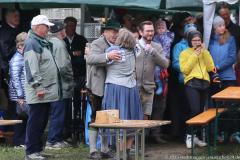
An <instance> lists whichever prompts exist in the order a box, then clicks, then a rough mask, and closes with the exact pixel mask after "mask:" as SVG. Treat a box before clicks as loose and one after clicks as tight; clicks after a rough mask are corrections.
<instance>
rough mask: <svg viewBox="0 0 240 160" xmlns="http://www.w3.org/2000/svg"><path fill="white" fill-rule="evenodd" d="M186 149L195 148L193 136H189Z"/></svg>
mask: <svg viewBox="0 0 240 160" xmlns="http://www.w3.org/2000/svg"><path fill="white" fill-rule="evenodd" d="M185 142H186V147H187V148H188V149H191V148H192V147H194V146H195V143H193V145H192V135H189V134H187V137H186V141H185Z"/></svg>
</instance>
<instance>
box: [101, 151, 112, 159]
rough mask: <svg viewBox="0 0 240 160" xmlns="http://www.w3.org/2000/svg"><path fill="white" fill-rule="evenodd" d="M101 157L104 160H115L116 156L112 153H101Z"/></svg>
mask: <svg viewBox="0 0 240 160" xmlns="http://www.w3.org/2000/svg"><path fill="white" fill-rule="evenodd" d="M100 155H101V158H103V159H108V158H114V154H113V153H111V152H110V151H109V152H107V153H104V152H101V153H100Z"/></svg>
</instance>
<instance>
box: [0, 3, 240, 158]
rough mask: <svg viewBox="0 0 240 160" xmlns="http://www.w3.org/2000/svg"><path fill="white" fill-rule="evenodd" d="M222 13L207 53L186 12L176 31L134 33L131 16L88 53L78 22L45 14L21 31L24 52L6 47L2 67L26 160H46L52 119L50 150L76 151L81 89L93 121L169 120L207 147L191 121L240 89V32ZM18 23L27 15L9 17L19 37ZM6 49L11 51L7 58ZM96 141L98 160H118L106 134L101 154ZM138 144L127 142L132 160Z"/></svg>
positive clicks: (162, 25)
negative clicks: (102, 113)
mask: <svg viewBox="0 0 240 160" xmlns="http://www.w3.org/2000/svg"><path fill="white" fill-rule="evenodd" d="M217 12H218V16H215V18H214V20H213V26H212V28H213V33H212V36H211V39H210V43H209V47H208V48H206V47H205V45H204V44H203V38H202V26H201V25H200V24H202V23H201V22H200V21H201V19H198V20H197V21H196V20H195V19H194V17H193V16H192V15H191V14H189V13H188V12H180V13H176V14H175V15H174V16H173V19H172V24H173V25H171V23H169V21H167V20H165V19H158V20H157V21H156V22H155V23H153V22H152V21H148V20H147V21H146V20H144V21H142V22H140V23H139V24H138V25H137V26H133V25H131V23H130V21H131V17H130V18H129V16H128V19H127V18H126V19H124V21H128V23H126V24H125V25H123V26H124V27H121V24H120V23H119V22H118V21H117V20H114V19H109V20H108V21H107V22H106V24H105V25H104V26H102V34H101V36H100V37H99V38H98V39H96V40H94V41H93V42H92V43H91V44H90V45H88V47H85V46H86V43H87V40H86V39H85V38H84V37H83V36H81V35H78V34H76V32H75V30H76V25H77V20H76V19H75V18H74V17H67V18H66V19H65V20H64V23H62V22H60V21H54V22H50V21H49V20H48V18H47V17H46V16H44V15H38V16H36V17H34V18H33V19H32V21H31V29H30V30H29V31H28V33H26V32H21V33H20V32H18V31H16V30H14V31H15V32H14V35H13V36H12V39H13V37H14V39H16V41H14V42H16V44H15V43H14V46H15V48H11V49H8V48H7V47H5V48H4V45H2V44H8V45H9V44H10V43H9V42H8V41H7V40H6V41H4V43H2V42H1V40H0V42H1V43H0V44H1V45H0V46H1V54H0V55H1V56H0V64H1V69H2V71H3V72H2V73H3V74H4V75H8V68H9V76H10V78H9V79H10V81H9V95H10V100H11V101H13V102H15V103H16V112H17V115H18V118H19V119H22V120H23V123H22V124H20V125H16V128H18V129H17V130H16V131H15V137H16V140H18V142H17V141H16V145H18V146H20V145H26V159H45V157H44V154H43V152H42V151H43V142H42V140H41V137H42V136H43V133H44V130H45V128H46V125H47V122H48V119H50V123H49V130H48V138H47V142H46V148H50V149H51V148H62V147H66V146H68V144H67V143H66V142H65V141H64V138H65V137H64V135H66V136H67V137H68V136H69V134H71V131H70V128H69V123H70V122H71V119H72V117H71V113H72V110H71V108H72V107H71V103H72V98H73V104H74V106H79V105H80V100H81V97H80V90H81V89H82V88H83V87H86V88H87V89H88V91H89V99H90V103H91V108H92V115H91V122H94V121H95V118H96V111H99V110H106V109H118V110H119V113H120V115H119V116H120V119H127V120H141V119H144V120H149V119H164V113H168V114H170V115H168V119H170V120H172V123H173V127H172V130H173V132H174V133H175V134H177V135H178V136H180V138H181V139H182V140H183V139H184V140H185V142H186V147H187V148H192V147H194V146H195V145H198V146H201V147H203V146H206V145H207V144H206V143H205V142H204V141H201V140H200V139H201V133H200V132H199V133H196V135H194V137H192V136H191V135H190V131H189V128H187V127H186V126H185V125H184V124H185V121H186V120H187V119H190V118H191V117H194V116H195V115H197V114H199V113H201V112H202V111H203V110H204V109H205V108H206V107H207V106H208V107H214V105H215V103H214V102H212V101H211V100H209V95H212V94H214V93H216V92H218V91H220V90H222V89H224V88H226V87H228V86H234V85H237V79H238V78H240V77H238V72H239V63H238V55H239V53H238V51H239V46H240V40H239V37H240V28H239V27H238V26H237V25H236V24H234V23H232V21H231V20H230V10H229V6H228V5H227V4H226V3H221V5H220V6H219V8H218V10H217ZM11 16H12V18H8V17H11ZM13 17H15V18H13ZM18 17H19V13H18V12H17V11H11V12H8V13H7V14H6V22H7V24H8V26H9V27H10V28H11V27H12V26H13V25H14V24H15V23H16V22H15V23H13V22H9V21H10V20H8V19H11V20H12V21H13V20H15V21H19V19H18ZM17 25H18V24H17ZM15 28H16V27H12V29H15ZM49 31H50V32H49ZM49 33H50V34H49ZM1 34H4V31H2V32H0V35H1ZM5 37H9V36H5ZM0 39H1V38H0ZM11 42H12V40H11ZM3 48H4V49H8V51H7V52H6V54H5V52H3V51H4V50H3ZM10 50H14V52H10ZM8 63H9V64H8ZM5 79H7V77H6V78H2V82H1V84H3V83H4V82H5ZM85 81H86V86H85ZM0 86H2V85H0ZM75 108H76V107H75ZM77 109H78V108H77ZM179 128H181V129H179ZM180 130H181V131H183V133H181V132H180ZM25 131H26V133H25ZM150 132H151V134H149V135H151V136H152V137H153V138H154V139H155V140H156V141H157V142H161V143H164V142H165V141H164V140H163V139H162V138H161V133H162V132H161V129H153V130H151V131H150ZM88 134H89V147H90V155H89V158H90V159H101V158H113V157H114V154H112V152H111V151H110V149H109V142H108V137H107V136H102V134H101V135H100V139H101V149H100V153H99V152H98V150H97V148H96V142H97V137H98V130H97V129H95V128H91V127H90V128H89V131H88ZM20 137H21V138H20ZM192 139H193V141H192ZM19 140H20V141H19ZM133 141H134V138H133V137H131V136H128V137H127V144H126V146H127V155H128V157H130V156H129V154H130V153H129V152H130V149H131V147H132V145H133ZM192 142H193V143H192Z"/></svg>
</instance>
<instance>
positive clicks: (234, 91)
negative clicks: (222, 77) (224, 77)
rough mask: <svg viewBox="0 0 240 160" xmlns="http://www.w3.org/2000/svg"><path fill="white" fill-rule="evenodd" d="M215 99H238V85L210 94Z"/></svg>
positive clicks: (239, 92) (239, 98) (239, 95)
mask: <svg viewBox="0 0 240 160" xmlns="http://www.w3.org/2000/svg"><path fill="white" fill-rule="evenodd" d="M212 99H214V100H216V101H235V100H236V101H239V100H240V87H228V88H226V89H224V90H222V91H220V92H218V93H216V94H214V95H213V96H212Z"/></svg>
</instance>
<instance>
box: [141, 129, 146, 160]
mask: <svg viewBox="0 0 240 160" xmlns="http://www.w3.org/2000/svg"><path fill="white" fill-rule="evenodd" d="M144 156H145V128H142V135H141V160H144Z"/></svg>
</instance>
